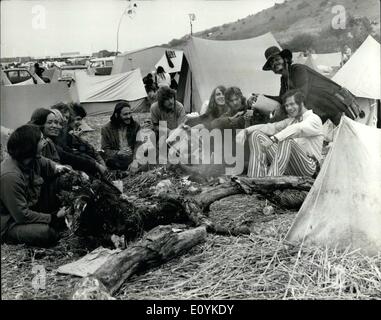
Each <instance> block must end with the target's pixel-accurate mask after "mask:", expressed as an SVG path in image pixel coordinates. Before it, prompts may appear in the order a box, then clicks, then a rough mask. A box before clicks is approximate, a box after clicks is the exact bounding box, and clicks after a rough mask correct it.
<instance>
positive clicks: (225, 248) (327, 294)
mask: <svg viewBox="0 0 381 320" xmlns="http://www.w3.org/2000/svg"><path fill="white" fill-rule="evenodd" d="M293 218H294V215H284V216H281V217H279V218H278V219H276V220H273V221H272V222H271V223H263V224H261V225H259V226H257V227H256V228H255V229H254V230H253V231H254V232H253V233H252V234H251V235H250V236H244V237H239V238H237V237H220V236H212V235H209V237H208V241H207V243H206V244H204V245H202V246H199V247H197V248H195V249H193V250H192V251H191V252H189V253H188V254H186V255H185V256H183V257H181V258H179V259H176V260H174V261H171V262H169V263H167V264H166V265H164V266H162V267H161V268H157V269H155V270H153V271H151V272H149V273H146V274H143V275H140V276H137V277H135V278H133V279H131V281H129V282H128V283H126V284H124V286H123V287H122V288H121V290H120V291H119V293H118V295H117V297H118V298H119V299H168V300H171V299H186V300H187V299H369V298H380V297H381V273H380V270H381V256H380V255H379V256H377V257H373V258H369V257H365V256H363V255H362V254H361V253H360V252H359V251H351V250H349V249H348V250H345V251H343V252H339V251H336V250H334V249H327V248H302V251H301V252H300V254H299V255H298V251H299V248H298V247H297V248H288V249H287V248H285V247H284V246H281V245H280V241H281V239H282V238H283V237H284V235H285V233H286V231H287V230H288V228H289V226H290V224H291V222H292V220H293Z"/></svg>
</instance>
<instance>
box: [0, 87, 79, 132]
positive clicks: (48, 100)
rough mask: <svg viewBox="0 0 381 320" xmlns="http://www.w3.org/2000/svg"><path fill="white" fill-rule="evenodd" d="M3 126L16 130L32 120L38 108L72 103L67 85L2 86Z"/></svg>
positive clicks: (0, 91)
mask: <svg viewBox="0 0 381 320" xmlns="http://www.w3.org/2000/svg"><path fill="white" fill-rule="evenodd" d="M0 93H1V125H2V126H5V127H7V128H10V129H15V128H17V127H19V126H21V125H23V124H25V123H26V122H28V121H29V120H30V117H31V115H32V113H33V111H34V110H35V109H37V108H50V107H51V106H52V105H54V104H56V103H58V102H71V101H73V97H72V96H71V94H70V92H69V88H68V87H67V85H66V83H63V82H58V83H44V84H28V85H21V86H15V85H5V86H1V90H0Z"/></svg>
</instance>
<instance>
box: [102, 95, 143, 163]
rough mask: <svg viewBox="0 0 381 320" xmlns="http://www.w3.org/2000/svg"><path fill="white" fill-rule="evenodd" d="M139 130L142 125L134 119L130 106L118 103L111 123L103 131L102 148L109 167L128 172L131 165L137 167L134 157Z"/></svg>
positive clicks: (124, 102) (126, 103)
mask: <svg viewBox="0 0 381 320" xmlns="http://www.w3.org/2000/svg"><path fill="white" fill-rule="evenodd" d="M139 130H140V125H139V124H138V123H137V122H136V121H135V120H134V119H133V117H132V111H131V106H130V104H129V103H128V102H126V101H123V102H118V103H117V104H116V105H115V109H114V112H113V114H112V115H111V117H110V121H109V122H108V123H106V125H105V126H104V127H102V130H101V148H102V149H103V151H104V158H105V161H106V165H107V167H109V168H110V169H114V170H127V169H128V168H129V167H130V165H132V166H133V167H135V166H136V167H137V162H136V160H135V161H134V155H135V151H136V148H137V141H136V135H137V133H138V131H139Z"/></svg>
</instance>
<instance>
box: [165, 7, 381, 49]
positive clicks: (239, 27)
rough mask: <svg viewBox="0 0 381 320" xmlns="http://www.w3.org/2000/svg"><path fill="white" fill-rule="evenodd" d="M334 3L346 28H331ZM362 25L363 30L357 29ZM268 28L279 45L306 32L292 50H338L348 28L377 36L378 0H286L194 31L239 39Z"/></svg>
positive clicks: (205, 35)
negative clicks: (343, 16)
mask: <svg viewBox="0 0 381 320" xmlns="http://www.w3.org/2000/svg"><path fill="white" fill-rule="evenodd" d="M335 5H342V6H344V8H345V10H346V24H347V26H346V30H333V29H332V27H331V22H332V19H333V18H334V17H335V15H337V13H332V8H333V7H334V6H335ZM363 17H365V19H363V20H364V21H365V23H364V25H365V27H364V26H362V25H360V24H361V23H357V25H356V23H354V21H356V20H357V21H360V20H361V18H363ZM360 22H361V21H360ZM361 28H363V29H364V28H365V29H366V30H359V29H361ZM269 31H271V32H272V33H273V35H274V36H275V38H276V39H277V40H278V42H279V43H280V44H281V45H288V44H292V42H293V41H294V40H295V38H298V37H300V36H301V35H304V38H308V37H306V35H309V37H310V39H309V40H308V41H307V42H309V43H301V44H297V46H296V48H293V49H295V50H298V49H299V48H298V46H299V47H300V46H305V45H309V46H311V47H313V49H315V50H316V51H317V52H329V51H332V50H337V47H338V46H340V45H341V42H343V41H347V40H346V39H345V37H348V32H351V33H352V34H353V33H355V34H354V37H355V38H356V36H357V37H359V38H362V37H363V36H364V35H365V33H367V34H369V33H372V34H373V35H374V36H375V37H376V38H378V39H379V34H380V2H379V0H315V1H308V0H289V1H285V2H283V3H281V4H275V6H273V7H271V8H268V9H265V10H262V11H261V12H258V13H256V14H251V15H249V16H247V17H246V18H244V19H239V20H237V21H235V22H232V23H226V24H223V25H222V26H216V27H213V28H210V29H207V30H204V31H201V32H198V33H195V34H194V35H195V36H196V37H201V38H207V39H211V40H238V39H246V38H252V37H256V36H259V35H261V34H264V33H266V32H269ZM357 33H363V34H362V35H358V34H357ZM344 35H345V37H343V36H344ZM188 36H189V35H186V36H184V37H183V38H181V39H174V40H172V41H171V42H170V43H169V45H170V46H172V47H177V48H182V47H183V46H184V45H185V43H186V40H187V38H188ZM330 37H331V38H330ZM350 39H351V38H349V40H350ZM304 40H306V39H304ZM327 40H329V41H327ZM349 40H348V41H349ZM355 40H357V39H355ZM354 42H355V43H353V44H352V46H353V47H356V46H357V45H358V42H360V43H361V42H362V39H360V40H359V41H354Z"/></svg>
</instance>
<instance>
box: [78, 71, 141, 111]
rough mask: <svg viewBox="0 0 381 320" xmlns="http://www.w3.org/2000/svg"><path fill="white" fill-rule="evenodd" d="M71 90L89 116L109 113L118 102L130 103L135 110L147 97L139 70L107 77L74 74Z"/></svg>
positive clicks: (80, 73)
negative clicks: (73, 83)
mask: <svg viewBox="0 0 381 320" xmlns="http://www.w3.org/2000/svg"><path fill="white" fill-rule="evenodd" d="M72 90H75V91H76V94H77V95H78V99H79V101H80V102H81V103H82V104H83V106H84V108H85V109H86V111H87V113H88V114H89V115H92V114H99V113H104V112H110V111H112V110H113V109H114V106H115V103H116V102H118V101H120V100H126V101H128V102H130V103H131V106H132V108H133V110H135V109H136V108H138V107H139V106H140V105H141V104H142V103H143V101H144V98H145V97H146V96H147V94H146V91H145V89H144V85H143V81H142V76H141V73H140V69H136V70H134V71H130V72H124V73H120V74H114V75H109V76H91V75H88V74H87V73H85V72H76V73H75V85H74V87H73V89H72ZM135 111H136V110H135Z"/></svg>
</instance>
